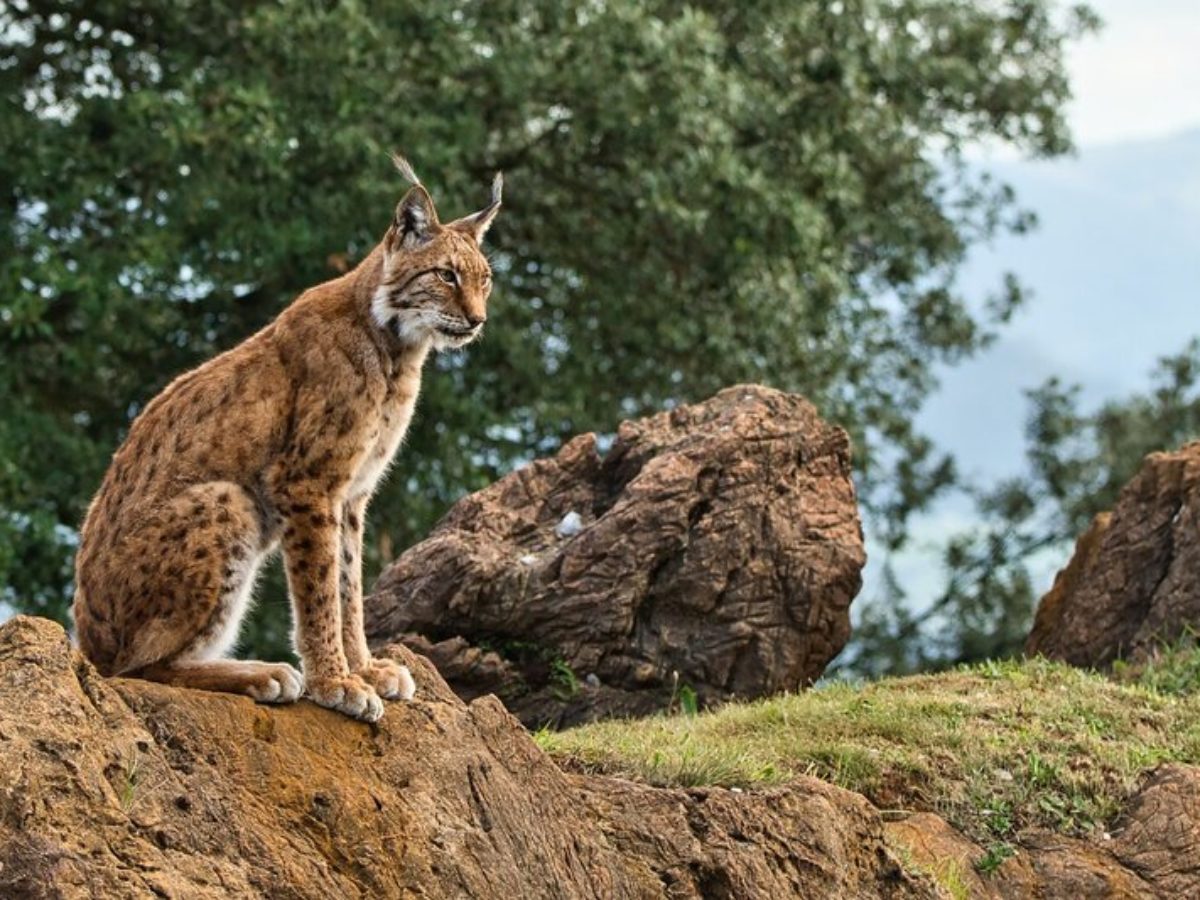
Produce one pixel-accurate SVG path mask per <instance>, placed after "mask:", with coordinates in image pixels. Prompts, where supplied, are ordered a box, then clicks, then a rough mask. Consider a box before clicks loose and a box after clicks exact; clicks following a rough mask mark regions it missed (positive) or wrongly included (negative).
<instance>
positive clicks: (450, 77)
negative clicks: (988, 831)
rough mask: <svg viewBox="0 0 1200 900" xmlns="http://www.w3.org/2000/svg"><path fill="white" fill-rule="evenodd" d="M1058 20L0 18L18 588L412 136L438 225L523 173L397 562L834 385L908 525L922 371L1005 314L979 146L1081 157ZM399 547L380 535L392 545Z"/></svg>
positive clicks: (319, 264)
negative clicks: (533, 479)
mask: <svg viewBox="0 0 1200 900" xmlns="http://www.w3.org/2000/svg"><path fill="white" fill-rule="evenodd" d="M1094 24H1095V23H1094V20H1093V17H1092V16H1091V14H1090V13H1089V12H1088V11H1087V10H1086V9H1082V8H1077V9H1069V10H1068V9H1062V8H1059V7H1055V6H1054V5H1052V4H1051V3H1050V2H1049V0H1003V2H1001V0H996V2H982V3H965V2H961V0H839V2H831V3H792V2H783V0H762V2H748V3H740V4H730V3H717V2H711V0H710V2H704V0H699V2H693V3H689V4H678V3H663V2H650V3H633V2H629V0H609V2H595V0H587V2H571V0H556V2H553V3H550V2H544V0H543V2H536V0H535V2H521V3H516V2H512V0H487V2H483V0H475V2H464V0H450V2H428V0H405V2H397V3H388V4H364V3H359V2H349V0H347V2H340V3H323V4H312V3H299V2H283V3H269V4H241V3H232V2H207V3H199V2H185V0H171V2H166V0H123V2H119V3H117V2H108V0H96V2H91V3H86V4H76V3H53V2H39V0H12V2H9V3H7V4H5V5H4V6H3V7H0V44H2V45H3V53H2V54H0V84H2V86H3V97H4V101H3V106H2V107H0V287H2V290H0V397H2V398H3V404H4V410H3V416H2V417H0V419H2V421H0V465H2V466H3V468H2V469H0V581H2V582H3V583H4V584H6V585H8V587H7V588H6V593H5V596H6V597H7V598H8V599H9V600H11V601H14V602H19V603H20V604H22V605H23V606H25V607H27V608H33V609H37V610H40V611H43V612H46V613H49V614H52V615H58V616H61V615H62V614H63V611H64V609H65V604H66V603H67V598H68V596H69V591H70V587H69V585H70V575H71V567H70V554H71V550H72V547H73V541H74V534H75V528H76V527H77V525H78V523H79V521H80V520H81V517H82V515H83V513H84V508H85V504H86V502H87V500H88V498H89V496H90V494H91V493H92V491H93V490H94V489H95V487H96V486H97V484H98V483H99V480H100V476H101V474H102V471H103V469H104V466H105V465H106V462H107V459H108V457H109V455H110V454H111V452H112V450H113V448H114V447H115V445H116V444H117V443H118V441H119V440H120V439H121V437H122V435H123V433H124V432H125V430H126V428H127V427H128V424H129V422H130V420H131V418H132V417H133V416H134V415H135V414H136V413H137V411H138V409H139V408H140V407H141V406H142V405H143V404H145V403H146V401H147V400H148V399H149V398H150V397H151V396H153V394H154V393H155V392H156V391H157V390H158V389H160V388H161V387H162V386H163V385H164V384H165V383H166V382H167V381H168V380H169V379H170V378H171V377H172V376H173V375H174V374H176V373H177V372H179V371H180V370H181V369H184V368H186V367H188V366H191V365H193V364H195V363H197V362H199V361H200V360H202V359H204V358H205V357H207V356H209V355H211V354H213V353H215V352H216V351H218V350H221V349H224V348H227V347H229V346H231V345H233V344H234V343H236V342H237V341H239V340H240V339H242V338H244V337H245V336H246V335H248V334H249V333H251V332H252V331H253V330H254V329H256V328H258V327H260V326H261V325H263V324H264V323H265V322H267V321H268V320H269V319H270V318H271V317H272V316H273V315H275V314H276V313H277V312H278V311H279V310H280V308H281V307H282V306H283V305H284V304H286V303H287V302H288V301H289V300H290V299H291V298H292V297H293V296H295V294H296V293H297V292H298V291H300V290H301V289H303V288H304V287H306V286H308V285H311V284H313V283H316V282H319V281H322V280H324V279H326V278H329V277H331V276H332V275H334V274H336V272H337V271H338V270H340V269H341V268H342V267H344V266H346V265H349V264H352V263H353V262H354V261H355V260H357V259H359V258H361V257H362V256H363V254H364V253H365V252H366V251H367V249H368V248H369V247H370V246H371V245H372V244H373V243H374V241H375V240H376V239H377V238H378V236H379V235H380V233H381V232H382V230H383V228H384V226H385V225H386V223H387V221H388V217H389V215H390V213H391V209H392V206H393V205H394V203H395V201H396V198H397V196H398V194H399V192H400V190H401V188H402V185H401V184H400V183H399V182H398V179H397V178H396V177H395V176H394V174H392V173H391V171H390V168H389V165H390V164H389V163H388V160H387V151H389V150H391V149H393V148H398V149H401V150H403V151H404V152H405V153H406V154H408V155H409V156H410V157H411V158H412V159H413V160H414V162H416V163H417V168H418V171H419V172H420V173H422V175H423V177H424V179H425V181H426V182H427V183H428V184H429V185H430V186H431V188H432V189H433V191H434V194H435V196H436V198H437V200H438V202H439V205H440V206H441V207H442V209H443V211H444V212H445V213H447V214H459V213H462V212H464V211H466V210H468V209H473V208H475V207H477V206H479V205H480V202H481V201H482V199H483V198H484V197H485V196H486V187H487V183H488V180H489V178H490V176H491V173H492V172H493V171H495V170H497V169H501V170H504V172H505V173H506V178H507V183H508V190H507V191H506V195H505V199H506V207H505V210H504V213H503V215H502V216H501V219H500V221H499V223H498V225H497V227H496V228H495V229H494V230H493V235H494V241H493V247H494V250H493V253H494V257H495V260H494V261H495V268H496V271H497V274H498V279H497V292H496V296H495V298H494V301H493V309H492V323H493V324H492V325H491V326H489V333H488V336H487V338H486V339H485V341H484V342H483V343H482V344H480V345H479V346H477V347H475V348H473V349H472V350H471V351H470V353H469V355H467V356H462V357H458V356H452V357H445V358H442V359H440V360H439V361H438V364H437V369H438V371H437V372H436V373H433V374H432V375H431V377H430V378H429V379H428V381H427V389H426V394H425V396H424V398H423V401H422V406H421V409H420V411H419V413H418V419H417V421H416V423H415V425H414V428H413V431H412V434H411V437H410V440H409V444H408V446H407V447H406V449H405V450H404V451H403V459H402V462H401V463H400V464H399V465H398V467H397V470H396V472H395V474H393V476H392V478H391V481H390V483H389V484H388V485H387V487H386V488H385V490H384V491H383V492H382V494H381V495H380V496H379V497H378V498H377V500H376V502H375V503H374V505H373V509H372V520H373V525H374V528H373V530H372V532H370V533H371V534H374V535H375V536H376V538H375V540H376V544H375V548H374V549H375V551H376V556H378V555H387V553H388V551H389V548H390V547H392V546H394V547H397V548H399V547H402V546H403V545H405V544H406V543H408V542H409V541H411V540H413V539H414V538H415V537H416V536H419V535H420V534H421V533H422V531H423V530H424V529H426V528H427V527H428V526H429V525H430V523H431V522H432V520H433V519H434V518H435V517H436V516H437V515H438V514H439V513H440V511H441V510H443V509H444V508H445V506H446V505H447V504H448V502H450V501H451V500H452V499H453V498H455V497H456V496H457V495H459V494H460V493H461V492H463V491H465V490H470V489H474V488H477V487H479V486H481V485H483V484H485V483H486V482H488V481H490V480H492V479H493V478H494V477H496V476H497V475H498V474H499V473H501V472H504V471H506V470H508V469H510V468H511V467H512V466H514V465H516V464H517V463H519V462H521V461H523V460H526V459H528V458H530V457H531V456H533V455H536V454H539V453H543V452H547V451H549V450H551V449H553V448H554V447H555V446H557V444H558V443H559V442H560V441H561V440H562V439H563V438H564V436H566V435H569V434H571V433H573V432H576V431H579V430H584V429H599V430H604V429H611V428H612V427H613V425H614V424H615V422H616V421H617V419H618V418H619V417H621V416H625V415H634V414H640V413H643V412H646V411H648V410H653V409H658V408H661V407H662V406H663V405H664V404H671V403H676V402H683V401H689V400H696V399H700V398H702V397H704V396H706V395H708V394H710V393H711V392H713V391H715V390H716V389H718V388H719V387H722V386H724V385H727V384H729V383H732V382H738V381H744V380H753V381H762V382H766V383H769V384H772V385H774V386H777V387H780V388H783V389H789V390H797V391H801V392H803V393H805V394H807V395H808V396H809V397H811V398H812V399H813V400H814V401H815V402H816V403H817V404H818V406H819V407H820V408H822V410H823V412H824V413H825V414H826V415H827V416H828V417H829V418H831V419H833V420H835V421H839V422H842V423H844V424H845V425H846V426H847V427H848V428H849V429H850V430H851V431H852V433H853V435H854V437H855V439H856V442H857V447H858V466H859V471H860V477H861V484H862V488H863V496H864V498H865V499H866V500H867V502H868V503H869V504H870V505H871V507H872V508H873V509H874V510H875V511H876V512H877V513H878V515H879V517H880V519H879V520H880V521H882V522H885V523H887V530H888V539H889V541H890V542H891V543H892V544H893V545H896V544H899V543H901V542H902V541H903V539H904V533H905V530H904V522H905V518H906V516H907V515H908V514H909V513H910V512H911V511H912V510H914V509H917V508H920V507H922V506H923V505H924V504H926V503H927V502H928V501H929V499H930V498H931V497H933V496H934V495H936V493H937V492H938V490H940V489H941V488H943V487H944V486H945V485H947V484H948V483H949V482H950V480H951V479H952V475H953V469H952V466H951V465H950V463H949V461H948V460H947V459H945V458H944V456H943V455H942V454H940V453H939V452H938V451H937V449H936V448H935V447H933V446H932V445H931V444H930V443H929V441H928V440H926V439H925V438H924V437H923V436H921V435H920V434H917V433H916V432H915V431H914V429H913V427H912V424H911V423H912V418H913V413H914V411H915V410H916V409H917V408H918V407H919V406H920V404H921V402H922V401H923V399H924V398H925V397H926V396H927V394H928V393H929V392H930V390H931V389H933V388H934V386H935V384H934V377H933V374H932V371H933V366H934V365H935V364H936V363H938V362H946V361H949V362H954V361H956V360H959V359H961V358H963V357H965V356H967V355H970V354H971V353H973V352H975V351H976V350H978V349H979V348H980V347H982V346H983V345H984V344H985V343H986V342H987V341H988V339H989V337H990V335H991V334H992V333H993V331H994V329H995V327H996V326H997V325H999V324H1000V323H1002V322H1003V321H1004V320H1005V319H1006V318H1007V317H1008V315H1010V314H1011V312H1012V310H1013V308H1014V307H1015V305H1016V304H1017V303H1018V302H1019V301H1020V290H1019V287H1018V286H1017V285H1016V284H1015V282H1011V281H1009V282H1006V283H1005V284H1003V285H999V286H998V287H997V292H996V295H995V296H994V297H993V298H990V299H989V300H988V301H987V302H986V303H980V302H968V299H973V300H975V301H979V300H980V299H981V298H964V297H963V296H961V295H960V293H959V292H958V291H957V290H956V288H955V283H954V275H955V272H956V269H957V267H958V265H959V263H960V262H961V260H962V258H963V255H964V252H965V251H966V249H967V248H968V247H969V246H971V245H972V244H973V243H974V242H976V241H979V240H984V239H987V238H988V237H990V236H992V235H994V234H996V233H997V232H999V231H1011V230H1017V231H1020V230H1022V229H1024V228H1026V227H1028V225H1029V224H1030V218H1029V216H1028V215H1027V214H1026V213H1024V212H1023V211H1021V210H1020V209H1019V208H1018V206H1017V205H1016V201H1015V198H1014V196H1013V195H1012V192H1011V191H1010V190H1009V189H1008V188H1006V187H1005V186H1004V185H1000V184H996V183H994V182H993V181H992V180H991V179H990V178H988V177H987V176H986V175H979V174H975V173H974V172H973V171H972V170H971V169H969V168H968V167H967V166H966V165H965V163H964V159H963V152H964V148H966V147H968V146H970V145H972V144H974V143H977V142H980V141H986V142H1000V143H1005V144H1009V145H1012V146H1014V147H1016V148H1018V149H1019V150H1021V151H1023V152H1025V153H1028V154H1033V155H1055V154H1060V153H1062V152H1064V151H1066V150H1067V149H1068V148H1069V137H1068V134H1067V130H1066V127H1065V124H1064V120H1063V114H1062V108H1063V104H1064V101H1065V99H1066V98H1067V95H1068V87H1067V83H1066V80H1065V75H1064V70H1063V49H1064V45H1065V43H1066V42H1067V41H1068V40H1070V39H1071V38H1072V37H1073V36H1075V35H1076V34H1078V33H1079V32H1080V31H1081V30H1082V29H1086V28H1088V27H1091V26H1092V25H1094ZM381 541H382V542H383V543H382V546H381V544H380V542H381Z"/></svg>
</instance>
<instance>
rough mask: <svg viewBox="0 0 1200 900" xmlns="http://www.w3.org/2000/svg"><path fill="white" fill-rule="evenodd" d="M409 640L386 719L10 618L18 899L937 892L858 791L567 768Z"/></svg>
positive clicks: (12, 851)
mask: <svg viewBox="0 0 1200 900" xmlns="http://www.w3.org/2000/svg"><path fill="white" fill-rule="evenodd" d="M399 652H400V656H401V658H402V659H403V661H404V662H405V663H407V664H408V665H410V666H412V667H413V669H414V673H415V675H416V677H417V680H418V684H419V686H420V687H419V693H418V697H417V700H416V701H414V702H412V703H408V704H403V703H397V704H389V705H388V708H387V712H386V714H385V715H384V718H383V720H382V722H381V723H379V725H378V726H370V725H366V724H362V723H356V722H353V721H351V720H349V719H347V718H346V717H344V716H341V715H338V714H336V713H333V712H330V711H327V710H323V709H320V708H318V707H316V706H314V705H312V704H310V703H307V702H301V703H299V704H296V705H292V706H287V707H280V708H269V707H263V706H255V705H254V704H253V703H252V702H250V701H249V700H248V699H246V698H244V697H235V696H230V695H221V694H210V693H203V692H198V691H189V690H185V689H180V688H171V687H166V686H162V685H155V684H150V683H146V682H138V681H124V680H111V681H106V680H104V679H102V678H100V677H99V676H98V675H97V674H96V671H95V670H94V669H93V668H92V667H91V665H90V664H88V663H87V662H86V661H85V660H84V659H83V658H82V657H81V656H80V655H79V654H78V653H77V652H75V651H74V650H72V649H71V648H70V646H69V644H68V641H67V637H66V634H65V633H64V632H63V630H62V628H61V627H59V626H58V625H55V624H53V623H50V622H47V621H45V620H41V619H32V618H26V617H20V618H17V619H14V620H12V621H10V622H9V623H7V624H5V625H4V626H2V627H0V897H4V898H5V900H8V898H26V897H35V898H42V897H46V898H67V900H73V898H92V897H105V898H108V897H112V898H153V897H180V898H242V897H247V898H249V897H255V898H257V897H272V898H276V897H278V898H320V900H325V898H329V897H338V898H359V897H362V898H366V897H370V898H392V897H397V898H399V897H424V898H485V900H486V898H503V900H514V898H542V897H545V898H568V900H569V898H606V900H607V898H634V897H636V898H651V897H669V898H697V900H699V898H701V897H706V898H707V897H727V898H759V897H781V898H782V897H792V896H808V897H848V898H851V897H862V898H869V897H894V898H909V897H912V898H916V897H932V896H934V894H933V892H932V888H931V886H930V885H929V884H928V883H926V882H925V881H923V880H922V879H920V878H914V877H911V876H909V875H906V874H905V873H904V872H903V871H902V870H901V868H900V867H899V865H898V863H897V861H896V859H895V858H894V857H893V856H892V855H891V854H890V852H889V851H888V849H887V848H886V846H885V845H884V842H883V834H882V826H881V824H880V822H879V819H878V816H877V815H876V814H875V812H874V810H873V809H872V808H871V807H870V805H869V804H867V803H866V801H865V800H863V798H861V797H859V796H857V795H855V794H851V793H849V792H847V791H843V790H840V789H837V788H833V787H830V786H828V785H824V784H821V783H820V782H816V781H812V780H804V781H801V782H798V783H797V784H796V785H795V786H793V787H791V788H788V789H777V790H771V791H764V792H761V793H755V792H752V793H747V794H735V793H733V792H730V791H725V790H721V789H715V788H714V789H706V790H693V791H683V790H659V789H655V788H649V787H645V786H641V785H634V784H629V783H627V782H622V781H619V780H616V779H608V778H596V777H588V776H582V775H572V776H568V775H566V774H564V773H563V772H562V771H560V770H559V769H558V768H557V767H556V766H555V765H554V764H553V762H552V761H551V760H550V759H549V758H548V757H546V756H545V755H544V754H543V753H542V752H541V751H540V750H539V749H538V748H537V746H536V745H535V744H534V743H533V741H532V740H531V739H530V738H529V735H528V734H527V733H526V732H525V730H524V729H523V728H522V727H521V726H520V724H519V723H518V722H517V721H516V720H515V719H514V718H513V717H512V716H510V715H509V714H508V713H507V712H505V711H504V709H503V708H502V707H501V705H500V704H499V703H498V702H496V700H495V699H494V698H487V699H483V700H479V701H476V702H474V703H471V704H469V705H467V704H464V703H463V702H461V701H460V700H459V699H458V698H457V697H456V696H455V695H454V694H453V693H452V692H451V691H450V690H449V689H448V688H447V687H446V685H445V684H444V683H443V682H442V681H441V680H440V679H439V678H438V676H437V673H436V671H435V670H434V669H433V668H432V666H431V665H429V664H428V663H427V662H426V661H424V660H423V659H422V658H421V657H418V656H415V655H414V654H412V653H409V652H407V651H404V650H400V651H399Z"/></svg>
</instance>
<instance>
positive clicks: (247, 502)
mask: <svg viewBox="0 0 1200 900" xmlns="http://www.w3.org/2000/svg"><path fill="white" fill-rule="evenodd" d="M136 544H137V546H134V547H130V548H127V551H132V552H127V553H126V554H125V555H126V558H127V559H129V561H130V565H131V566H133V568H134V569H135V570H136V572H137V574H138V576H139V583H138V584H137V585H136V590H134V591H133V592H131V597H132V598H133V599H134V603H133V604H132V605H131V606H130V608H129V609H128V611H127V615H126V631H127V633H126V648H127V653H126V654H125V657H126V658H125V659H124V660H123V664H122V666H121V671H123V672H125V673H127V674H131V675H135V676H138V677H141V678H146V679H149V680H152V681H161V682H164V683H167V684H173V685H177V686H180V687H194V688H197V689H200V690H211V691H222V692H227V693H235V694H245V695H247V696H249V697H252V698H254V699H255V700H259V701H262V702H267V703H282V702H290V701H292V700H295V699H297V698H298V697H299V696H300V694H301V693H302V692H303V688H304V680H303V678H302V677H301V675H300V673H299V672H297V671H296V670H295V669H294V668H292V667H291V666H288V665H285V664H282V663H257V662H241V661H233V660H225V659H221V658H220V657H222V656H224V655H225V654H226V653H227V652H228V651H229V650H230V649H232V647H233V644H234V643H235V642H236V640H237V634H238V627H239V625H240V624H241V620H242V618H243V616H244V615H245V613H246V609H247V607H248V605H249V600H250V594H251V592H252V590H253V587H254V577H255V574H256V570H257V567H258V562H259V558H260V555H261V554H260V550H261V532H260V526H259V522H258V512H257V508H256V506H255V504H254V501H253V499H252V498H251V497H250V495H249V494H247V493H246V491H245V490H243V489H242V488H241V487H239V486H238V485H235V484H231V483H227V482H211V483H208V484H202V485H196V486H193V487H191V488H189V489H188V490H186V491H184V492H182V493H181V494H180V495H179V496H177V497H176V498H175V499H174V500H173V501H172V503H171V505H170V507H169V509H168V512H167V514H166V515H164V516H161V517H159V518H158V519H157V520H156V521H155V522H154V524H153V525H152V526H148V527H147V528H146V529H143V532H142V533H141V534H140V535H139V536H138V540H137V542H136Z"/></svg>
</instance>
